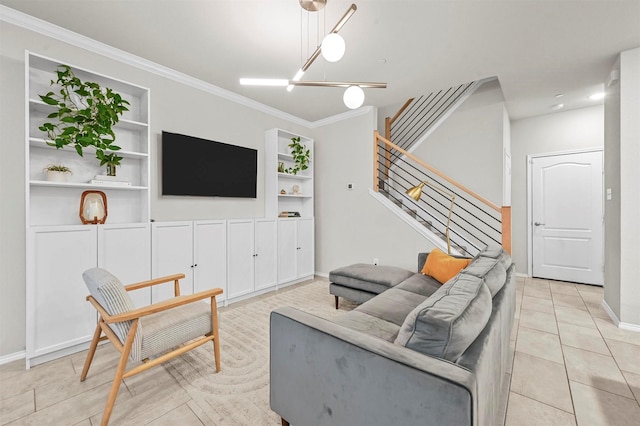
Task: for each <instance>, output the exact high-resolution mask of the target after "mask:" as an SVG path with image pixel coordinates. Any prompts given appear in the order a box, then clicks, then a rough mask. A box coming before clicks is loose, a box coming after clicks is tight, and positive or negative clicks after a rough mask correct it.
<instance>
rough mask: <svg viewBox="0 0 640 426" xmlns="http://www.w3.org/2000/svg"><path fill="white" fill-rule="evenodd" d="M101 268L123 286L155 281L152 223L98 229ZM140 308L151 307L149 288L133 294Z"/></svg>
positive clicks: (100, 226)
mask: <svg viewBox="0 0 640 426" xmlns="http://www.w3.org/2000/svg"><path fill="white" fill-rule="evenodd" d="M98 266H99V267H100V268H104V269H106V270H107V271H109V272H111V273H112V274H113V275H115V276H116V277H118V279H119V280H120V282H122V284H124V285H127V284H133V283H137V282H140V281H146V280H148V279H150V278H151V226H150V225H149V224H148V223H131V224H117V225H98ZM129 297H131V299H132V300H133V304H134V305H135V307H136V308H140V307H143V306H147V305H149V304H151V289H150V288H149V287H147V288H142V289H140V290H133V291H130V292H129Z"/></svg>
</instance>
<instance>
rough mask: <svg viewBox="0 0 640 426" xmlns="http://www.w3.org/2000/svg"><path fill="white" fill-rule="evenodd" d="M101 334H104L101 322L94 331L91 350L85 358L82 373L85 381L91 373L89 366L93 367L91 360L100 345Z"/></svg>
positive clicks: (81, 377) (81, 379)
mask: <svg viewBox="0 0 640 426" xmlns="http://www.w3.org/2000/svg"><path fill="white" fill-rule="evenodd" d="M100 334H102V329H101V328H100V322H98V324H97V325H96V331H94V332H93V339H92V340H91V345H89V352H88V353H87V358H85V360H84V367H83V368H82V374H81V375H80V381H81V382H84V379H86V378H87V373H89V367H91V362H92V361H93V356H94V355H95V353H96V348H97V347H98V342H99V341H100Z"/></svg>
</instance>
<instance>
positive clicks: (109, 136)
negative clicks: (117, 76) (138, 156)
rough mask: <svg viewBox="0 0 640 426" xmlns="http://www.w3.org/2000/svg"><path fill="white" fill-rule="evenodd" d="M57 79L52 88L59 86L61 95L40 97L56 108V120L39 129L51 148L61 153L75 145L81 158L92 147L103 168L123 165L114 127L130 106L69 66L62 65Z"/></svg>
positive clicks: (49, 116) (56, 93)
mask: <svg viewBox="0 0 640 426" xmlns="http://www.w3.org/2000/svg"><path fill="white" fill-rule="evenodd" d="M56 75H57V80H55V81H54V80H51V86H57V91H56V92H53V91H52V92H49V93H47V94H46V95H39V96H40V99H41V100H42V101H43V102H44V103H45V104H47V105H51V106H52V107H54V108H55V111H54V112H52V113H51V114H49V115H48V116H47V118H49V119H56V120H55V121H52V122H46V123H43V124H42V125H41V126H40V127H39V129H40V130H41V131H43V132H46V134H47V139H46V142H47V144H49V145H51V146H55V147H56V148H57V149H60V148H64V147H65V146H67V145H73V147H74V148H75V150H76V152H77V153H78V155H80V156H83V149H84V148H87V147H90V146H91V147H94V148H95V150H96V158H97V159H98V160H100V165H101V166H103V165H105V164H108V165H114V166H115V165H119V164H120V160H122V157H120V156H118V155H116V154H115V153H114V152H113V151H119V150H120V147H119V146H117V145H115V144H114V142H115V140H116V135H115V133H114V132H113V126H115V125H116V123H118V120H119V116H121V115H122V114H123V112H124V111H128V108H127V105H129V102H128V101H127V100H126V99H123V98H122V96H121V95H120V94H118V93H116V92H114V91H113V90H112V89H110V88H108V87H107V88H105V87H101V86H100V85H99V84H98V83H93V82H90V81H82V80H81V79H80V78H78V77H77V76H76V75H75V74H74V72H73V70H72V69H71V67H69V66H68V65H60V66H59V67H58V69H57V70H56ZM107 151H111V152H109V153H108V152H107ZM114 170H115V168H114ZM114 173H115V172H114Z"/></svg>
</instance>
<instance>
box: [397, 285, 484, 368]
mask: <svg viewBox="0 0 640 426" xmlns="http://www.w3.org/2000/svg"><path fill="white" fill-rule="evenodd" d="M490 316H491V293H490V292H489V289H488V288H487V286H486V285H485V284H484V282H483V280H482V278H479V277H475V276H473V275H468V274H458V275H456V276H455V277H454V278H452V279H451V280H449V281H448V282H447V283H445V284H444V285H443V286H442V287H441V288H440V289H439V290H437V291H436V292H435V293H433V295H431V296H430V297H429V298H428V299H427V300H425V301H424V302H422V303H421V304H420V305H418V306H417V307H416V308H415V309H414V310H413V311H411V313H409V315H407V318H406V319H405V321H404V323H403V324H402V327H401V328H400V332H399V333H398V337H397V338H396V340H395V343H396V344H399V345H402V346H406V347H407V348H410V349H414V350H416V351H418V352H421V353H424V354H427V355H432V356H436V357H438V358H444V359H447V360H449V361H456V360H457V359H458V358H459V357H460V355H462V353H463V352H464V351H465V350H466V349H467V348H468V347H469V346H470V345H471V344H472V343H473V341H474V340H475V339H476V338H477V337H478V335H479V334H480V332H481V331H482V329H483V328H484V327H485V325H486V324H487V321H488V320H489V317H490Z"/></svg>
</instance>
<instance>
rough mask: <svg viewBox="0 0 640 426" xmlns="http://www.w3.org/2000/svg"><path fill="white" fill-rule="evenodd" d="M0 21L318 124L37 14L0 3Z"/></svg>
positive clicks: (270, 111) (259, 108) (303, 123)
mask: <svg viewBox="0 0 640 426" xmlns="http://www.w3.org/2000/svg"><path fill="white" fill-rule="evenodd" d="M0 21H4V22H7V23H9V24H13V25H16V26H19V27H22V28H25V29H27V30H30V31H34V32H36V33H39V34H42V35H44V36H47V37H50V38H53V39H56V40H58V41H61V42H64V43H68V44H71V45H73V46H76V47H79V48H81V49H85V50H88V51H90V52H92V53H97V54H99V55H102V56H105V57H107V58H109V59H113V60H115V61H118V62H121V63H124V64H126V65H130V66H133V67H135V68H138V69H141V70H144V71H147V72H150V73H153V74H156V75H159V76H161V77H164V78H168V79H170V80H173V81H176V82H178V83H181V84H184V85H186V86H190V87H193V88H195V89H198V90H202V91H203V92H207V93H210V94H212V95H215V96H218V97H221V98H223V99H227V100H229V101H232V102H235V103H238V104H240V105H243V106H246V107H248V108H251V109H254V110H257V111H260V112H263V113H265V114H269V115H272V116H274V117H277V118H281V119H283V120H287V121H289V122H291V123H294V124H298V125H300V126H304V127H306V128H309V129H311V128H314V127H317V126H316V125H314V123H317V122H311V121H308V120H305V119H303V118H300V117H297V116H295V115H292V114H289V113H286V112H284V111H280V110H279V109H276V108H273V107H270V106H268V105H265V104H263V103H260V102H257V101H254V100H253V99H249V98H247V97H245V96H242V95H239V94H237V93H234V92H231V91H229V90H226V89H223V88H221V87H218V86H216V85H214V84H211V83H207V82H205V81H203V80H200V79H198V78H195V77H192V76H190V75H187V74H184V73H182V72H179V71H176V70H174V69H171V68H169V67H166V66H164V65H160V64H157V63H155V62H152V61H149V60H147V59H144V58H141V57H140V56H137V55H133V54H131V53H128V52H125V51H124V50H121V49H118V48H115V47H113V46H109V45H108V44H105V43H102V42H99V41H97V40H94V39H92V38H89V37H86V36H83V35H81V34H78V33H76V32H73V31H71V30H68V29H66V28H63V27H60V26H58V25H54V24H52V23H50V22H47V21H44V20H42V19H39V18H36V17H34V16H31V15H27V14H26V13H22V12H19V11H17V10H15V9H11V8H10V7H7V6H4V5H0Z"/></svg>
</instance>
